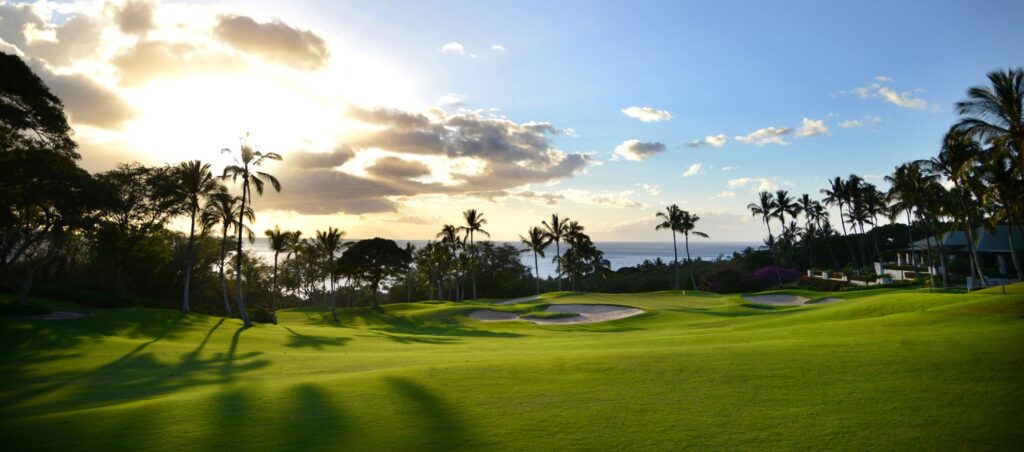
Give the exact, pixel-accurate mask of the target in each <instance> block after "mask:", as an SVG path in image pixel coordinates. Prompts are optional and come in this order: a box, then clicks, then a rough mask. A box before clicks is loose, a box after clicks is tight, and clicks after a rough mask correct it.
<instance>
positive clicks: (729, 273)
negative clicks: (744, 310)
mask: <svg viewBox="0 0 1024 452" xmlns="http://www.w3.org/2000/svg"><path fill="white" fill-rule="evenodd" d="M766 287H768V286H766V285H765V284H763V283H762V282H761V281H760V280H759V279H757V278H755V277H754V275H752V274H750V273H747V272H745V271H742V270H738V269H735V268H732V267H726V268H721V269H717V270H714V271H712V272H711V273H710V274H709V275H707V276H705V277H704V278H703V281H702V282H701V289H702V290H705V291H708V292H715V293H739V292H757V291H760V290H764V289H765V288H766Z"/></svg>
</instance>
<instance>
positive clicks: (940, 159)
mask: <svg viewBox="0 0 1024 452" xmlns="http://www.w3.org/2000/svg"><path fill="white" fill-rule="evenodd" d="M981 158H982V150H981V146H979V145H978V143H977V142H975V141H974V139H973V138H972V137H971V136H970V135H968V134H966V133H964V132H961V131H959V130H958V129H957V128H956V127H953V128H951V129H950V130H949V132H946V135H945V136H944V137H943V139H942V147H941V149H940V150H939V154H938V155H937V156H935V157H932V158H931V159H929V160H927V161H925V162H924V165H925V167H926V168H927V169H928V170H929V171H931V172H933V173H935V174H940V175H942V176H944V177H945V178H946V179H948V180H949V181H950V182H952V184H953V190H952V191H951V192H952V193H953V194H954V195H955V196H954V198H955V202H956V203H957V204H958V205H957V206H956V207H957V208H958V209H957V210H958V212H959V213H960V215H958V216H955V217H958V218H954V219H956V220H958V222H959V223H960V224H961V226H962V229H963V230H964V233H965V234H966V235H967V248H968V251H969V252H970V258H971V263H972V273H975V272H976V273H977V275H978V279H979V280H980V281H981V284H982V285H984V286H987V285H988V282H987V281H986V280H985V275H984V272H983V271H982V268H981V261H980V260H979V259H978V252H977V249H976V248H975V245H976V243H977V242H976V241H975V238H974V224H975V222H974V218H973V217H974V215H973V214H972V212H973V210H974V209H973V207H974V206H972V205H969V204H970V203H971V200H970V197H971V196H970V190H968V186H969V185H970V183H971V182H972V178H973V176H974V173H975V171H974V170H975V167H976V166H977V165H979V164H980V160H981ZM972 276H973V274H972Z"/></svg>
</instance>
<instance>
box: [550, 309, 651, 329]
mask: <svg viewBox="0 0 1024 452" xmlns="http://www.w3.org/2000/svg"><path fill="white" fill-rule="evenodd" d="M544 310H545V311H547V312H574V313H576V314H579V315H577V316H575V317H562V318H557V319H532V320H533V323H536V324H538V325H553V324H558V325H564V324H576V323H597V322H609V321H612V320H618V319H624V318H627V317H633V316H636V315H640V314H643V313H644V311H643V309H637V308H631V307H628V306H615V305H610V304H555V305H551V306H548V307H547V308H546V309H544Z"/></svg>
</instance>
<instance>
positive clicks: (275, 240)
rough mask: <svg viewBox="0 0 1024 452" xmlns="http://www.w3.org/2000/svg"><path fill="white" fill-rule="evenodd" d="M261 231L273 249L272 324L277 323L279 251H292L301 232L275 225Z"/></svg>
mask: <svg viewBox="0 0 1024 452" xmlns="http://www.w3.org/2000/svg"><path fill="white" fill-rule="evenodd" d="M263 233H264V234H266V236H267V238H268V239H270V249H271V250H273V251H274V278H273V293H272V294H271V296H270V316H271V318H272V319H273V321H274V324H275V325H277V293H278V291H277V259H278V256H279V255H280V254H281V253H287V254H288V255H290V254H291V253H292V250H294V249H295V243H294V242H295V241H296V240H297V239H298V238H299V235H300V234H302V232H299V231H295V232H290V231H282V230H281V228H279V227H277V226H276V225H275V226H274V229H267V230H266V231H264V232H263Z"/></svg>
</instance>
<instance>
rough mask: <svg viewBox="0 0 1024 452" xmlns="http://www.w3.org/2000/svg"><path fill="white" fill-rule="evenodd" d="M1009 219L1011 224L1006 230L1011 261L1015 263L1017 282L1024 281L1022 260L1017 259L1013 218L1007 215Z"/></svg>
mask: <svg viewBox="0 0 1024 452" xmlns="http://www.w3.org/2000/svg"><path fill="white" fill-rule="evenodd" d="M1007 218H1010V224H1009V226H1007V228H1006V239H1007V240H1008V241H1009V245H1010V260H1011V261H1013V269H1014V270H1015V271H1016V273H1017V280H1018V281H1020V280H1022V279H1024V276H1021V269H1020V258H1018V257H1017V251H1016V248H1014V246H1013V229H1014V228H1013V217H1011V216H1009V215H1007Z"/></svg>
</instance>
